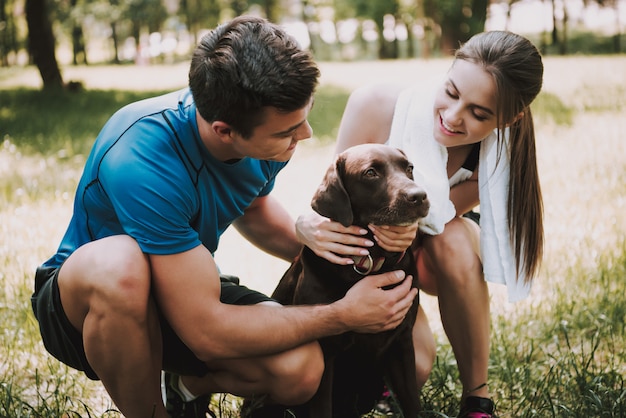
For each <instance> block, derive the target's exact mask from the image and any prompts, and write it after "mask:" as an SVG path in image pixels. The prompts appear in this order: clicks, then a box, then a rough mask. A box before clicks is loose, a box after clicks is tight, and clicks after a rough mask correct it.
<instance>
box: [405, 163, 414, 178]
mask: <svg viewBox="0 0 626 418" xmlns="http://www.w3.org/2000/svg"><path fill="white" fill-rule="evenodd" d="M406 175H407V176H408V177H410V178H413V164H409V165H408V166H407V167H406Z"/></svg>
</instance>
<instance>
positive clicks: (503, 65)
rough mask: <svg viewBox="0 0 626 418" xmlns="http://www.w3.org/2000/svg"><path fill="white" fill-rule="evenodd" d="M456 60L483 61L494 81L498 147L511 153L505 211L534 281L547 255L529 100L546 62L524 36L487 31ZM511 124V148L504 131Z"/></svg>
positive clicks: (520, 262)
mask: <svg viewBox="0 0 626 418" xmlns="http://www.w3.org/2000/svg"><path fill="white" fill-rule="evenodd" d="M456 59H462V60H466V61H469V62H472V63H474V64H478V65H481V66H482V67H483V68H484V69H485V71H487V72H488V73H489V74H491V76H492V77H493V79H494V81H495V83H496V95H497V98H496V102H497V108H496V119H497V123H498V125H497V126H498V128H499V129H498V141H499V145H498V146H499V150H500V152H502V151H504V152H508V153H509V156H510V173H511V174H510V178H509V192H508V197H507V214H508V221H509V225H508V227H509V231H510V232H511V239H512V241H513V243H512V244H513V248H514V254H515V260H516V266H517V271H518V272H519V273H521V274H522V276H524V277H525V280H526V281H530V280H532V279H533V277H534V276H535V275H536V274H537V271H538V269H539V266H540V264H541V258H542V256H543V239H544V238H543V202H542V197H541V186H540V184H539V175H538V172H537V156H536V149H535V127H534V123H533V117H532V114H531V111H530V104H531V102H532V101H533V100H534V99H535V97H537V95H538V94H539V91H540V90H541V86H542V79H543V62H542V60H541V55H540V53H539V51H538V50H537V48H536V47H535V46H534V45H533V44H532V43H531V42H530V41H529V40H528V39H526V38H524V37H522V36H519V35H516V34H514V33H511V32H507V31H489V32H484V33H481V34H478V35H476V36H474V37H472V38H471V39H470V40H469V41H468V42H467V43H465V44H464V45H462V46H461V48H460V49H459V50H458V51H457V53H456ZM506 127H508V128H509V147H508V149H503V148H502V147H503V146H504V141H502V135H503V132H504V129H505V128H506Z"/></svg>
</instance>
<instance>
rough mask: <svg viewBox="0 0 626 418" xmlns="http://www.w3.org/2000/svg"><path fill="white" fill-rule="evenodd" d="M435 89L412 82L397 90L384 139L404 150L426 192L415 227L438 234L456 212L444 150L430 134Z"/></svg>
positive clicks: (417, 179) (418, 181) (416, 178)
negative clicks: (426, 205) (425, 211)
mask: <svg viewBox="0 0 626 418" xmlns="http://www.w3.org/2000/svg"><path fill="white" fill-rule="evenodd" d="M435 91H436V89H434V88H430V87H429V88H423V87H422V85H416V86H413V87H411V88H409V89H407V90H404V91H403V92H402V93H400V96H399V97H398V101H397V102H396V108H395V111H394V115H393V121H392V124H391V132H390V133H389V140H388V141H387V144H388V145H390V146H393V147H396V148H400V149H401V150H403V151H404V152H405V153H406V155H407V157H408V158H409V160H410V161H411V162H412V163H413V164H414V166H415V168H414V170H413V176H414V177H415V182H416V183H417V184H418V185H420V186H421V187H423V188H424V190H426V193H427V194H428V200H429V201H430V211H429V212H428V216H426V217H425V218H423V219H422V220H421V221H420V226H419V228H420V231H422V232H424V233H426V234H429V235H437V234H440V233H441V232H442V231H443V228H444V226H445V224H446V223H448V222H449V221H450V219H452V218H453V217H454V215H455V214H456V210H455V209H454V205H453V204H452V202H451V201H450V184H449V183H448V175H447V172H446V164H447V162H448V150H447V149H446V147H444V146H442V145H440V144H439V143H438V142H437V141H435V139H434V138H433V127H434V125H433V124H434V114H433V101H434V99H435Z"/></svg>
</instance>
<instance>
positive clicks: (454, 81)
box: [434, 59, 497, 147]
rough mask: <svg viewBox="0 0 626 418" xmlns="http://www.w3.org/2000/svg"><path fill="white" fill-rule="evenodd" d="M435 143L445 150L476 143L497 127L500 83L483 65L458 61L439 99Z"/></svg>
mask: <svg viewBox="0 0 626 418" xmlns="http://www.w3.org/2000/svg"><path fill="white" fill-rule="evenodd" d="M434 117H435V128H434V136H435V140H436V141H437V142H439V143H440V144H441V145H443V146H445V147H456V146H459V145H468V144H474V143H476V142H480V141H482V140H483V139H484V138H486V137H487V136H488V135H489V134H490V133H491V132H492V131H493V130H494V129H495V128H496V126H497V122H496V84H495V82H494V80H493V78H492V76H491V75H489V73H487V72H486V71H485V70H484V69H483V68H482V67H481V66H480V65H477V64H474V63H472V62H469V61H465V60H460V59H457V60H455V62H454V63H453V64H452V67H451V68H450V71H449V72H448V77H447V79H446V81H445V82H444V83H443V86H441V88H440V89H439V91H438V92H437V95H436V96H435V104H434Z"/></svg>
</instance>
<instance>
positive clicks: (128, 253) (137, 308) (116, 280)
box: [59, 235, 151, 329]
mask: <svg viewBox="0 0 626 418" xmlns="http://www.w3.org/2000/svg"><path fill="white" fill-rule="evenodd" d="M150 284H151V278H150V267H149V264H148V260H147V258H146V256H145V254H143V253H142V251H141V249H140V248H139V246H138V244H137V243H136V241H135V240H133V239H132V238H130V237H128V236H122V235H120V236H114V237H108V238H104V239H102V240H99V241H94V242H92V243H89V244H86V245H84V246H83V247H80V248H79V249H77V250H76V251H75V252H74V253H73V254H72V255H71V256H70V257H69V258H68V259H67V261H66V262H65V263H64V264H63V266H62V267H61V271H60V273H59V290H60V292H61V300H62V301H64V303H63V305H64V308H65V310H66V314H67V316H68V318H70V321H71V322H72V323H73V324H74V325H75V326H76V327H77V328H78V329H80V328H81V327H80V326H79V324H78V323H79V322H82V320H83V319H84V317H85V316H86V315H87V313H88V312H90V311H92V310H93V311H97V310H98V309H104V310H111V311H113V312H117V313H126V314H128V315H138V316H144V315H145V314H146V309H147V304H148V299H149V295H150Z"/></svg>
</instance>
